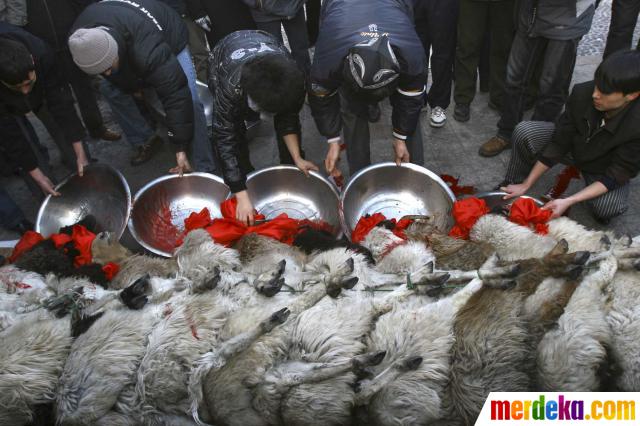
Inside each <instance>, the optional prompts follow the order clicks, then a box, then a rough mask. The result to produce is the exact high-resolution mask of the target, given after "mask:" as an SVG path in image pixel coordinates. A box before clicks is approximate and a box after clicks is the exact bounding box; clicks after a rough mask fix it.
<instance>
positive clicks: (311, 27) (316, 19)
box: [305, 0, 321, 46]
mask: <svg viewBox="0 0 640 426" xmlns="http://www.w3.org/2000/svg"><path fill="white" fill-rule="evenodd" d="M320 6H321V4H320V0H308V1H307V3H306V4H305V10H306V12H307V35H308V36H309V46H313V45H315V44H316V41H317V40H318V34H319V33H320Z"/></svg>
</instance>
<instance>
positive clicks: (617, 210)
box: [505, 121, 630, 219]
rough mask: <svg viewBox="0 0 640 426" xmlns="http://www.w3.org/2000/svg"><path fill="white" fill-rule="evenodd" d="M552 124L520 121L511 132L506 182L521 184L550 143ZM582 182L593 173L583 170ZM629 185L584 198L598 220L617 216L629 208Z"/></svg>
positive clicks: (591, 181) (553, 127)
mask: <svg viewBox="0 0 640 426" xmlns="http://www.w3.org/2000/svg"><path fill="white" fill-rule="evenodd" d="M554 129H555V125H554V124H553V123H549V122H544V121H523V122H521V123H520V124H518V126H517V127H516V129H515V130H514V132H513V149H512V151H511V160H510V161H509V167H508V169H507V175H506V176H505V182H507V183H521V182H522V181H524V180H525V179H526V178H527V176H528V175H529V172H530V171H531V168H532V167H533V165H534V164H535V163H536V161H537V157H538V154H539V153H540V152H542V150H544V148H545V147H546V146H547V145H548V144H550V143H551V140H552V138H553V132H554ZM582 177H583V178H584V181H585V185H591V184H592V183H593V182H595V181H596V180H597V178H596V177H595V176H594V175H591V174H589V173H585V172H582ZM629 192H630V185H629V184H626V185H623V186H621V187H620V188H616V189H614V190H613V191H609V192H607V193H605V194H602V195H601V196H599V197H596V198H593V199H591V200H589V201H587V205H588V206H589V207H590V208H591V211H592V212H593V215H594V216H595V217H596V218H599V219H610V218H612V217H615V216H619V215H621V214H623V213H624V212H626V211H627V209H628V208H629Z"/></svg>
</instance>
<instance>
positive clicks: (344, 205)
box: [340, 163, 456, 238]
mask: <svg viewBox="0 0 640 426" xmlns="http://www.w3.org/2000/svg"><path fill="white" fill-rule="evenodd" d="M455 200H456V198H455V196H454V195H453V192H451V189H449V187H448V186H447V184H446V183H445V182H444V181H443V180H442V179H440V177H439V176H438V175H436V174H435V173H433V172H431V171H429V170H427V169H425V168H424V167H420V166H417V165H415V164H403V165H402V166H400V167H398V166H397V165H396V164H395V163H380V164H374V165H372V166H369V167H367V168H366V169H363V170H361V171H359V172H358V173H357V174H356V175H355V176H353V177H352V178H351V180H350V181H349V183H348V184H347V186H346V188H345V189H344V191H342V195H341V197H340V219H341V222H342V231H343V232H344V233H345V235H347V237H349V238H350V237H351V232H352V231H353V229H354V228H355V226H356V224H357V223H358V220H360V218H361V217H362V216H364V215H366V214H374V213H382V214H383V215H385V216H386V217H387V219H391V218H396V219H400V218H401V217H403V216H407V215H420V216H430V217H433V219H434V220H435V223H436V224H437V226H438V227H439V228H440V229H442V230H443V231H447V230H448V229H449V228H450V227H451V226H452V224H453V220H452V218H451V209H452V207H453V202H454V201H455Z"/></svg>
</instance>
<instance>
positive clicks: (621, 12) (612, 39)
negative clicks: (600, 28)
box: [604, 0, 640, 58]
mask: <svg viewBox="0 0 640 426" xmlns="http://www.w3.org/2000/svg"><path fill="white" fill-rule="evenodd" d="M638 14H640V0H613V3H612V4H611V25H610V26H609V36H608V37H607V46H606V48H605V49H604V57H605V58H606V57H607V56H609V55H610V54H612V53H613V52H617V51H618V50H628V49H631V41H632V40H633V31H634V29H635V28H636V23H637V22H638ZM638 49H640V43H638Z"/></svg>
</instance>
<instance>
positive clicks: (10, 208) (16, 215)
mask: <svg viewBox="0 0 640 426" xmlns="http://www.w3.org/2000/svg"><path fill="white" fill-rule="evenodd" d="M24 219H25V217H24V213H22V210H20V207H18V205H17V204H16V202H15V201H13V199H12V198H11V197H10V196H9V194H8V193H7V191H5V189H4V188H0V226H2V227H3V228H6V229H11V228H13V227H14V226H17V225H18V224H19V223H20V222H22V221H23V220H24Z"/></svg>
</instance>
